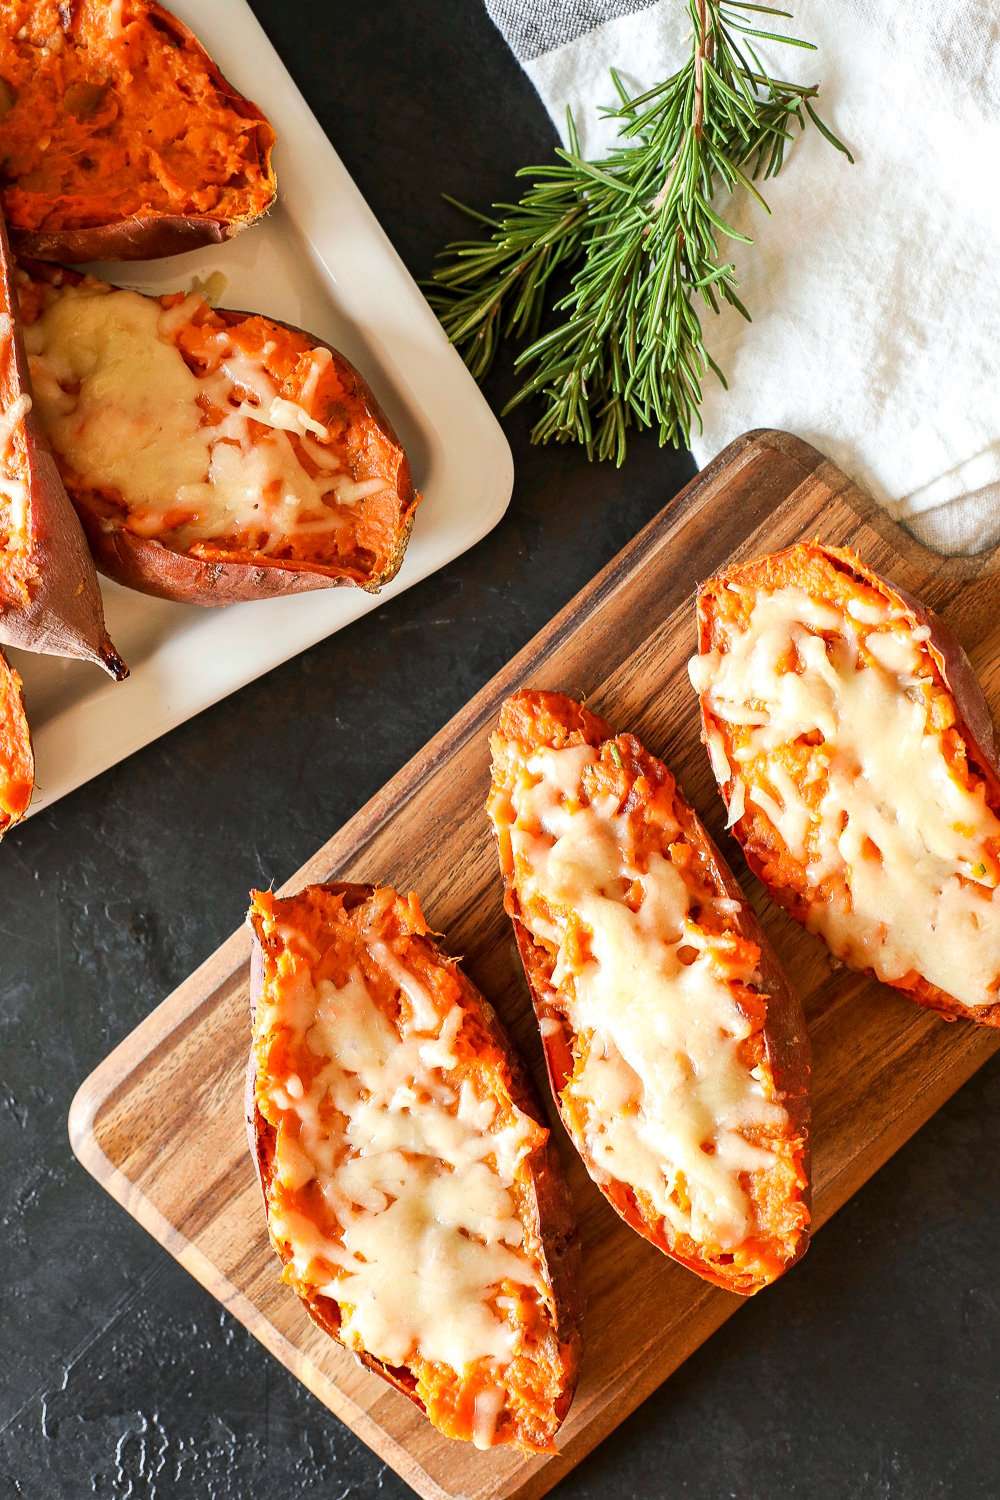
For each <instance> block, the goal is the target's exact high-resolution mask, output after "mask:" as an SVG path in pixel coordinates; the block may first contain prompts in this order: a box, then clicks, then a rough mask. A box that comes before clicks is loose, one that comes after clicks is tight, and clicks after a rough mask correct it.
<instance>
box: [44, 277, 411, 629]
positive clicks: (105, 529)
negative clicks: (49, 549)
mask: <svg viewBox="0 0 1000 1500" xmlns="http://www.w3.org/2000/svg"><path fill="white" fill-rule="evenodd" d="M22 268H23V269H24V270H25V271H26V273H27V274H28V276H29V278H30V279H31V280H32V281H35V282H45V283H48V284H50V285H53V286H56V287H58V286H62V285H70V286H72V285H78V284H80V283H81V282H82V281H83V280H84V279H85V278H84V277H83V276H82V275H81V274H80V273H79V272H76V271H74V270H72V269H69V268H66V267H61V266H60V267H56V266H50V265H46V264H42V263H40V262H35V261H25V262H22ZM214 311H215V313H216V315H217V316H218V317H219V318H220V319H222V321H223V322H225V323H226V324H227V325H229V326H231V327H232V326H235V325H237V324H239V323H240V322H242V321H243V320H244V319H249V318H256V317H258V316H259V315H258V314H256V313H248V312H241V311H238V310H230V309H223V308H216V309H215V310H214ZM268 321H270V322H271V323H273V324H274V326H275V327H276V328H283V329H287V330H288V331H289V332H291V333H294V334H299V335H303V336H304V337H305V338H307V339H309V341H310V342H311V344H312V345H313V346H314V347H315V348H323V349H327V350H329V352H330V354H331V355H332V357H333V362H334V366H335V368H336V370H337V372H338V374H339V376H340V378H341V380H342V382H343V384H344V386H345V388H346V389H347V391H348V392H349V396H350V399H351V400H352V402H353V403H354V404H355V405H356V407H357V410H358V412H359V413H360V414H361V421H362V422H363V423H364V424H365V425H366V426H367V425H368V424H370V426H371V430H372V431H373V432H375V433H377V434H379V435H380V437H381V438H383V439H384V440H385V441H386V442H388V443H389V444H390V445H391V446H392V448H393V449H394V450H395V451H396V453H397V455H398V466H397V469H396V475H395V499H396V506H397V509H396V515H395V531H394V537H393V542H392V546H391V548H390V549H389V550H388V552H387V554H386V555H385V556H384V557H382V558H381V559H380V560H379V561H377V562H375V563H373V565H372V566H371V567H370V568H368V569H367V570H363V569H360V568H357V569H353V570H350V571H348V570H345V569H344V568H342V567H339V566H326V565H323V564H320V563H316V562H303V563H294V562H291V561H289V560H287V559H280V560H274V559H270V558H267V557H265V556H264V555H262V554H244V555H243V556H241V557H240V558H239V559H237V560H234V561H226V560H224V559H222V558H202V557H193V556H190V555H189V554H186V553H182V552H177V551H174V550H173V549H172V548H170V547H168V546H166V545H165V544H164V543H162V542H160V541H158V540H157V539H156V538H155V537H143V536H138V535H136V534H135V533H134V532H132V531H129V530H128V529H127V526H126V524H125V518H120V519H119V518H116V517H115V515H114V514H113V507H109V506H108V505H107V504H106V503H104V499H105V497H102V496H101V495H100V494H98V493H95V492H94V491H92V490H89V489H87V488H85V487H82V486H81V485H80V483H79V482H78V481H77V480H76V478H75V476H74V475H72V474H70V473H65V472H64V473H63V479H64V481H65V483H66V487H67V490H68V492H69V496H70V499H71V500H72V502H73V505H74V507H75V508H76V512H77V515H78V516H79V518H80V521H81V523H82V526H83V529H84V532H85V533H86V538H87V542H88V543H89V546H90V551H91V553H92V554H93V557H94V559H95V560H96V563H97V566H98V568H99V569H100V570H101V572H103V573H105V574H106V575H107V576H108V577H109V578H113V579H115V581H116V582H118V583H121V584H124V585H125V586H126V587H128V588H133V589H137V590H138V591H139V592H141V593H145V594H151V595H154V596H155V597H157V598H161V599H172V600H174V601H175V602H177V603H181V604H197V605H202V606H220V605H226V604H236V603H245V602H249V601H252V600H256V599H270V598H275V597H278V596H281V595H284V594H298V593H306V592H311V591H313V590H315V589H323V588H333V587H338V586H341V585H354V586H356V587H358V588H361V589H364V590H365V591H366V592H368V593H372V594H377V593H378V592H379V591H380V589H381V588H382V587H383V586H384V585H385V584H386V583H388V582H389V581H390V580H391V579H393V578H394V577H395V576H396V574H397V573H398V571H399V568H400V566H401V564H402V561H403V555H404V553H405V551H406V547H407V543H408V542H409V539H410V533H411V532H412V530H413V522H414V517H415V514H416V509H417V506H418V504H419V502H420V498H421V497H420V495H419V494H417V492H416V491H415V490H414V487H413V477H412V474H411V471H410V464H409V460H408V459H407V456H406V454H405V452H404V451H403V449H402V446H401V444H400V442H399V439H398V437H397V436H396V433H395V431H394V430H393V427H392V424H391V423H390V421H389V419H388V417H387V416H386V414H385V412H384V411H383V409H382V407H381V406H380V404H379V403H378V401H377V400H376V398H375V396H374V394H373V393H372V390H371V388H370V386H369V385H368V383H367V381H366V380H365V379H364V377H363V376H362V375H361V374H360V373H359V372H358V371H357V370H356V369H355V368H354V366H353V365H352V364H351V363H350V362H349V361H348V360H347V359H345V358H344V356H343V355H342V354H340V353H339V352H338V351H337V350H336V349H334V348H333V346H332V345H331V344H328V343H326V342H325V340H323V339H319V338H316V337H315V336H314V335H313V334H311V333H308V332H307V331H306V330H304V329H300V328H297V327H295V325H294V324H291V323H281V322H279V321H278V320H277V319H270V320H268ZM56 462H57V464H58V462H59V458H58V454H57V455H56Z"/></svg>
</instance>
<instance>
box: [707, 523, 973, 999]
mask: <svg viewBox="0 0 1000 1500" xmlns="http://www.w3.org/2000/svg"><path fill="white" fill-rule="evenodd" d="M698 637H699V653H700V654H699V656H697V657H696V658H695V659H694V660H693V661H692V663H691V680H692V682H693V684H694V687H695V690H696V691H697V693H698V695H699V698H700V700H701V710H702V719H703V725H704V738H705V742H706V744H707V746H708V751H709V755H710V757H711V760H712V766H713V768H714V771H715V775H716V779H717V781H718V783H719V786H720V788H721V791H722V795H723V797H724V798H725V801H726V803H727V805H728V808H729V821H730V824H731V826H732V828H733V831H734V833H735V834H736V837H737V838H738V839H739V841H740V843H741V844H742V846H743V849H744V852H745V853H746V857H747V860H748V862H749V864H750V866H751V868H752V869H753V870H754V872H755V873H756V874H757V875H758V876H759V877H760V879H761V881H762V882H763V884H764V885H765V886H766V888H767V890H768V891H769V892H770V894H771V896H772V897H773V898H774V899H775V900H776V901H777V902H779V903H780V904H781V905H782V906H783V907H785V908H786V910H787V911H788V912H790V914H791V915H792V916H793V917H795V919H796V920H797V921H799V922H801V923H802V924H803V925H804V926H805V927H807V928H808V929H809V931H810V932H813V933H816V934H817V935H818V936H820V937H822V938H823V939H824V940H825V942H826V943H827V945H828V947H829V948H830V951H831V952H832V953H833V954H834V955H835V956H836V957H837V958H838V959H840V960H842V962H844V963H845V964H848V965H849V966H850V967H851V968H855V969H861V970H866V971H869V972H871V973H873V974H875V975H876V976H877V977H878V978H879V979H881V980H883V981H884V982H885V983H886V984H890V985H893V986H894V987H895V988H897V989H900V990H903V991H904V992H905V993H906V994H908V995H909V996H910V997H911V998H912V999H914V1000H916V1001H917V1003H918V1004H920V1005H925V1006H929V1007H930V1008H931V1009H933V1010H937V1011H940V1012H942V1013H943V1014H944V1015H946V1016H949V1017H952V1018H953V1017H955V1016H965V1017H968V1018H969V1019H971V1020H975V1021H980V1022H984V1023H986V1024H987V1025H993V1026H996V1025H1000V997H998V989H1000V892H998V886H1000V777H998V774H997V750H996V742H995V738H994V730H993V724H992V720H991V718H990V713H989V709H988V707H987V704H986V700H985V698H984V697H983V693H982V689H981V688H980V686H979V683H978V682H977V681H976V678H975V675H974V673H973V671H972V668H971V666H970V664H969V661H968V658H967V657H966V656H965V653H964V652H963V651H962V649H961V647H960V646H959V644H958V642H957V641H956V640H955V638H954V636H953V635H952V634H951V632H950V631H949V630H948V629H947V627H946V626H945V625H944V624H943V623H942V621H940V620H939V619H937V618H936V617H935V616H934V615H933V614H932V613H931V612H930V611H929V610H928V609H926V608H925V607H924V606H923V605H922V604H920V603H918V602H917V601H916V600H914V599H911V598H910V597H909V596H908V595H906V594H904V593H902V592H901V591H900V590H899V589H897V588H894V587H893V586H892V585H891V584H890V583H887V582H886V581H885V580H884V579H882V578H879V577H878V576H877V574H875V573H873V572H872V571H871V570H870V569H869V568H866V567H865V566H864V564H863V563H862V562H861V560H860V559H859V558H858V557H856V556H855V555H854V553H852V552H847V551H843V550H841V549H839V548H834V547H823V546H820V545H819V544H818V543H815V542H810V543H802V544H800V545H798V546H795V547H790V548H788V549H787V550H786V551H783V552H777V553H774V554H771V555H769V556H765V557H760V558H757V559H755V560H754V561H752V562H746V563H740V564H738V565H737V566H735V567H732V568H730V569H728V570H727V571H726V572H724V573H722V574H720V575H719V576H718V577H716V578H712V579H710V580H709V581H708V582H707V583H706V584H705V585H704V586H703V588H702V590H701V593H700V595H699V599H698Z"/></svg>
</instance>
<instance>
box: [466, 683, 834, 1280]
mask: <svg viewBox="0 0 1000 1500" xmlns="http://www.w3.org/2000/svg"><path fill="white" fill-rule="evenodd" d="M520 703H527V704H529V705H532V706H534V705H537V706H539V707H541V708H543V709H544V710H545V711H546V712H547V713H549V714H552V715H553V716H554V717H555V718H556V719H557V720H559V722H560V723H561V724H562V726H563V727H564V728H565V729H566V731H567V732H571V731H572V730H574V729H578V730H580V731H582V733H583V735H584V736H585V738H586V741H587V743H588V744H593V745H598V744H600V743H601V742H602V741H604V740H609V739H614V738H615V731H614V730H613V729H612V727H611V726H610V725H609V724H608V723H607V722H606V721H605V720H604V719H601V718H598V716H597V715H596V714H594V713H591V711H590V710H589V709H588V708H586V707H585V706H584V705H583V704H580V703H577V702H576V701H575V700H574V699H572V698H569V697H567V696H565V695H564V694H562V693H555V692H543V691H535V690H530V689H525V690H522V691H520V692H518V693H515V694H514V695H513V696H512V697H511V698H508V699H507V700H506V702H505V703H504V705H503V708H502V709H501V713H500V729H501V733H502V732H503V730H504V722H505V714H509V713H510V712H511V710H516V708H517V706H518V705H519V704H520ZM629 738H630V739H631V738H632V737H629ZM633 744H634V746H635V749H636V750H638V751H641V750H642V747H641V746H640V745H639V742H638V741H637V740H633ZM674 810H675V814H676V816H677V820H678V822H679V824H680V826H681V828H682V830H683V832H684V834H685V836H686V838H687V839H688V841H689V842H690V843H691V844H694V845H697V846H700V848H701V849H702V851H703V852H704V854H705V855H706V857H707V866H708V870H709V871H710V874H711V878H712V880H713V882H714V884H715V885H716V887H717V889H718V891H719V892H720V893H721V894H724V895H725V896H727V897H728V898H729V899H730V900H732V901H736V902H738V903H739V913H738V914H737V915H736V916H735V919H734V926H735V929H736V931H737V932H738V934H739V936H740V937H743V938H746V939H748V940H749V941H750V942H752V943H754V944H756V946H757V947H758V948H759V950H760V963H759V971H760V975H761V986H762V990H763V991H764V992H765V993H766V994H767V995H768V997H769V998H768V1001H767V1022H766V1025H765V1027H764V1032H763V1036H764V1043H765V1056H766V1058H767V1061H768V1064H769V1066H770V1068H771V1072H772V1076H773V1078H774V1084H775V1089H776V1091H777V1095H778V1097H779V1098H780V1100H781V1103H782V1104H783V1106H784V1108H785V1109H786V1111H787V1113H788V1117H789V1123H790V1126H791V1131H792V1133H793V1134H794V1136H795V1137H796V1138H797V1140H798V1142H799V1143H800V1149H799V1153H798V1157H797V1160H798V1162H799V1164H800V1167H801V1174H802V1178H803V1186H802V1189H801V1193H800V1201H801V1203H802V1204H803V1206H804V1208H805V1210H806V1215H807V1218H806V1224H807V1225H808V1222H809V1217H810V1216H811V1208H812V1196H811V1191H812V1190H811V1176H810V1134H809V1127H810V1107H809V1075H810V1053H809V1036H808V1032H807V1030H806V1025H805V1018H804V1016H803V1014H802V1007H801V1005H800V1004H799V1000H798V997H797V996H796V994H795V992H794V991H793V990H792V988H791V986H790V985H789V983H788V979H787V977H786V976H785V973H784V971H783V969H782V968H781V965H780V963H779V962H778V959H777V956H776V955H775V953H774V950H773V949H772V948H771V946H770V944H769V943H768V941H767V939H766V937H765V936H764V933H763V930H762V928H761V926H760V923H759V921H758V920H757V915H756V913H755V912H754V910H753V908H752V907H751V906H750V904H749V903H748V901H747V899H746V897H745V896H744V894H743V892H742V890H741V889H740V886H739V884H738V882H737V880H736V877H735V876H734V875H733V873H732V871H731V870H730V869H729V866H728V865H727V864H726V862H725V860H724V859H723V858H722V855H721V854H720V853H719V850H718V848H717V847H716V845H715V843H714V842H713V840H712V838H711V837H710V835H709V834H708V831H707V830H706V829H705V827H704V826H703V824H702V822H701V820H700V819H699V818H698V816H697V814H696V813H695V812H694V810H693V809H692V808H691V807H690V806H688V804H687V803H686V802H685V800H684V798H683V797H682V796H681V794H680V791H679V789H677V790H676V791H675V799H674ZM494 842H495V844H496V846H497V851H498V855H499V856H500V862H501V870H502V871H503V856H502V853H501V850H500V841H499V838H498V837H497V835H496V830H495V829H494ZM503 874H504V908H505V910H506V912H507V914H508V916H509V917H510V919H511V922H512V924H513V928H514V936H515V939H516V942H517V948H518V952H519V954H520V957H521V962H522V965H523V967H524V973H525V978H526V980H527V983H528V989H529V992H530V995H531V1002H532V1005H533V1007H534V1010H535V1015H536V1017H537V1019H538V1022H539V1027H540V1030H541V1037H542V1046H543V1049H544V1052H545V1061H546V1066H547V1069H548V1075H549V1082H550V1084H551V1087H552V1094H553V1098H554V1099H555V1102H556V1106H557V1108H558V1109H559V1112H560V1115H561V1116H562V1119H563V1123H564V1125H565V1126H566V1129H567V1132H568V1134H569V1136H570V1138H571V1140H572V1141H573V1145H574V1146H575V1148H576V1150H577V1151H578V1152H579V1154H580V1156H581V1157H582V1158H583V1162H584V1165H585V1166H586V1168H587V1170H588V1172H589V1173H590V1175H591V1176H592V1177H593V1178H594V1181H595V1183H596V1184H597V1186H598V1187H599V1188H600V1190H601V1192H602V1193H603V1194H604V1196H605V1197H606V1198H607V1200H608V1202H609V1203H610V1204H611V1206H612V1207H613V1208H614V1209H615V1211H616V1213H617V1214H618V1215H619V1216H620V1217H621V1218H622V1219H623V1220H624V1221H625V1223H626V1224H627V1225H628V1226H629V1228H630V1229H634V1230H635V1231H636V1233H637V1234H640V1235H642V1236H643V1238H644V1239H648V1240H650V1241H651V1242H652V1243H653V1244H655V1245H656V1246H657V1248H658V1249H660V1250H662V1251H663V1253H664V1254H665V1255H667V1256H669V1257H670V1259H671V1260H676V1261H678V1262H679V1264H681V1265H683V1266H686V1267H687V1269H688V1270H690V1271H694V1272H695V1274H696V1275H698V1276H700V1277H702V1278H703V1279H704V1280H707V1281H710V1282H712V1283H713V1284H714V1285H716V1286H720V1287H722V1288H723V1289H724V1290H726V1291H730V1292H738V1293H740V1294H741V1295H743V1296H750V1295H752V1294H753V1293H754V1292H757V1291H759V1290H760V1289H761V1287H762V1286H763V1285H765V1284H766V1283H765V1282H763V1281H760V1280H757V1279H755V1278H753V1277H751V1276H741V1275H740V1274H739V1273H738V1272H737V1270H736V1269H735V1267H734V1269H733V1271H732V1273H731V1274H724V1273H719V1272H717V1271H716V1270H715V1269H714V1268H713V1267H711V1266H710V1265H708V1264H707V1263H706V1262H705V1261H704V1260H701V1259H698V1258H695V1257H691V1256H686V1255H684V1254H683V1253H681V1252H680V1251H679V1250H678V1248H677V1247H676V1246H675V1245H673V1244H672V1243H671V1241H670V1240H669V1239H668V1238H667V1235H666V1233H665V1232H660V1233H659V1234H653V1233H651V1230H650V1226H649V1224H648V1221H647V1220H646V1219H645V1218H644V1216H643V1214H642V1212H641V1209H640V1207H639V1205H638V1203H637V1201H636V1198H635V1194H634V1192H633V1191H632V1189H631V1188H630V1187H629V1186H628V1185H627V1184H625V1183H623V1182H620V1181H616V1182H608V1181H607V1180H606V1179H605V1178H604V1176H603V1174H600V1173H598V1172H597V1171H596V1169H595V1164H594V1162H593V1159H592V1157H591V1156H590V1153H589V1152H588V1151H587V1148H586V1145H585V1143H584V1142H583V1141H582V1140H580V1139H579V1138H578V1136H577V1134H576V1132H575V1131H574V1129H573V1126H572V1122H571V1121H570V1120H569V1119H568V1118H567V1116H566V1113H565V1111H564V1109H563V1105H562V1090H563V1088H564V1087H565V1084H566V1082H567V1079H568V1077H569V1075H570V1073H571V1071H572V1068H573V1054H572V1047H571V1040H572V1030H571V1028H570V1027H569V1025H568V1023H567V1020H566V1017H565V1016H564V1015H563V1013H562V1011H561V1010H560V1009H559V1007H558V1006H556V1005H555V1004H553V998H552V997H553V995H554V991H553V987H552V984H551V967H552V966H551V961H550V960H549V958H548V955H547V954H546V952H545V950H544V948H543V947H542V946H541V945H540V944H538V943H536V942H535V939H534V938H533V937H532V935H531V933H530V931H529V930H528V928H527V926H526V925H525V923H524V921H523V920H522V915H521V908H520V903H519V901H518V896H517V891H516V889H515V886H514V882H513V880H512V879H509V878H508V877H507V873H506V871H503ZM808 1245H809V1235H808V1228H806V1229H805V1230H804V1231H803V1232H802V1234H801V1236H800V1238H799V1242H798V1246H797V1250H796V1253H795V1255H794V1257H793V1258H791V1259H789V1260H788V1261H787V1262H786V1263H785V1265H784V1266H783V1271H785V1270H788V1269H790V1268H791V1266H792V1265H794V1264H795V1263H796V1262H797V1261H798V1260H801V1258H802V1256H803V1255H804V1254H805V1253H806V1250H807V1249H808ZM771 1279H774V1278H771Z"/></svg>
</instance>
